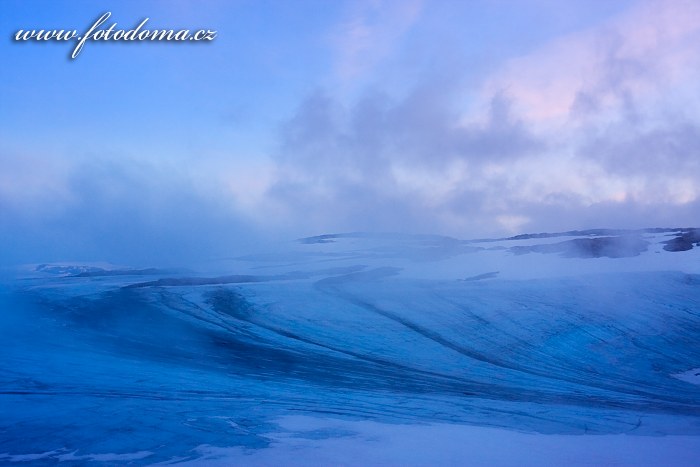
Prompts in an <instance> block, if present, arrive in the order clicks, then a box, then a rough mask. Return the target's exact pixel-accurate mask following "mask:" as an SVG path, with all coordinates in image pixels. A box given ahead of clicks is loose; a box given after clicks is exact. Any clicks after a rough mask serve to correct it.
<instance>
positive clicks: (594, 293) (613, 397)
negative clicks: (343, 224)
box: [0, 229, 700, 465]
mask: <svg viewBox="0 0 700 467" xmlns="http://www.w3.org/2000/svg"><path fill="white" fill-rule="evenodd" d="M698 242H700V238H698V236H697V231H695V230H693V229H649V230H645V231H600V230H596V231H584V232H567V233H564V234H537V235H524V236H518V237H513V238H508V239H496V240H472V241H463V240H457V239H453V238H448V237H440V236H408V235H369V234H340V235H323V236H319V237H312V238H306V239H302V240H300V241H297V242H295V243H294V244H292V245H288V246H285V247H277V248H276V249H274V250H272V249H270V250H268V251H263V252H258V253H256V254H251V255H249V256H246V257H241V258H236V259H232V260H226V261H219V262H216V263H208V264H206V265H204V266H202V265H200V266H199V267H198V268H196V270H199V271H201V272H199V273H195V272H192V271H183V270H180V271H177V270H159V269H151V268H147V269H125V268H115V267H98V266H94V265H92V266H90V267H89V268H87V269H85V265H82V266H81V267H79V268H77V269H76V268H73V267H72V266H71V265H70V264H61V265H40V266H35V267H33V268H32V270H31V271H29V272H27V270H26V269H25V270H24V271H23V272H21V273H20V274H19V276H18V279H17V280H13V281H10V282H7V283H6V284H4V285H3V286H2V288H0V306H1V307H2V317H0V337H1V338H2V339H3V342H4V345H3V347H4V349H3V351H2V353H0V406H2V407H3V416H2V417H1V418H0V433H2V436H0V462H14V461H17V462H19V461H32V462H33V463H46V464H52V463H55V462H56V461H66V462H81V463H89V462H116V463H129V462H133V463H137V464H147V463H155V462H164V461H170V462H176V461H178V462H179V461H194V462H205V461H206V462H207V463H210V462H213V461H214V460H215V458H217V457H220V456H224V458H223V459H220V461H221V462H222V463H224V464H225V463H230V462H236V463H239V462H243V463H263V464H269V463H277V462H284V463H289V462H291V461H290V460H289V455H290V452H295V453H296V455H297V457H296V458H295V459H296V460H295V462H297V463H302V464H304V463H308V462H314V460H315V461H316V462H319V463H322V464H325V463H328V462H336V463H348V464H365V463H367V462H372V461H373V460H374V461H376V462H378V463H381V462H388V463H401V464H404V463H423V464H425V463H427V464H432V463H436V462H437V463H450V462H453V463H454V462H457V463H468V462H469V461H470V459H471V460H472V461H473V462H488V461H489V459H490V460H492V461H493V462H494V463H499V462H500V463H501V464H509V463H511V462H514V461H515V460H517V459H520V461H522V462H521V463H523V464H527V463H530V464H535V465H536V464H538V463H541V462H544V461H545V460H547V452H549V453H551V454H552V456H554V457H552V459H560V460H561V459H568V460H567V462H568V463H572V464H576V463H577V462H576V461H577V460H578V461H580V463H586V462H588V463H600V462H603V463H606V462H608V463H609V462H621V463H623V464H624V463H629V464H631V465H632V464H637V465H639V464H646V465H654V464H653V463H650V462H651V461H653V460H654V459H656V458H655V457H654V456H653V455H650V454H649V451H650V450H651V451H652V452H654V446H656V448H657V452H662V451H663V456H665V457H663V458H664V459H671V460H672V461H674V462H675V463H677V464H687V465H692V464H693V462H694V461H695V459H696V458H695V457H694V456H695V455H696V454H697V453H698V452H700V385H698V384H697V381H696V378H695V376H696V375H695V373H697V370H696V369H697V368H698V367H700V344H699V342H700V247H698V246H697V245H698ZM308 417H314V418H312V419H311V418H308ZM319 417H321V418H322V420H321V421H318V420H319ZM310 420H317V421H310ZM398 424H401V425H398ZM416 424H418V425H416ZM426 424H428V425H426ZM407 425H410V427H408V426H407ZM392 427H394V428H392ZM446 427H447V428H446ZM478 427H482V428H480V430H481V431H478V430H479V429H478ZM483 427H490V429H493V428H499V429H506V430H511V431H512V430H515V431H517V432H519V433H512V432H507V431H499V430H494V431H489V430H487V429H486V428H483ZM474 430H477V431H474ZM484 430H485V431H484ZM399 433H401V434H400V435H399ZM499 433H500V435H499ZM535 434H546V435H549V436H550V437H545V438H541V437H539V438H537V440H536V441H535V438H528V437H532V436H535ZM580 434H590V435H593V434H595V435H600V436H604V437H603V438H599V437H585V436H584V437H567V436H563V435H580ZM621 434H626V435H627V436H628V437H625V438H620V435H621ZM630 435H633V436H634V437H629V436H630ZM658 435H666V436H667V437H666V438H659V437H658ZM435 436H440V437H441V438H442V439H443V442H442V443H441V442H438V441H430V440H431V439H433V438H434V437H435ZM479 436H481V437H482V438H481V439H483V440H490V441H488V442H487V443H486V444H482V447H483V446H488V445H489V444H488V443H491V444H494V443H498V440H499V436H500V437H501V438H500V439H502V440H503V442H504V443H506V442H507V443H511V448H510V449H512V450H513V452H515V453H518V454H517V455H515V456H514V457H513V456H507V455H506V456H503V455H500V454H498V455H497V454H496V453H493V457H491V458H489V457H488V449H487V450H486V451H483V452H482V451H478V450H475V449H476V448H475V447H474V446H476V445H477V444H479V443H475V442H474V440H475V439H479ZM397 437H398V438H400V439H403V438H405V439H406V440H411V441H406V442H401V441H400V439H399V440H397ZM475 437H476V438H475ZM377 439H379V440H380V441H377ZM444 439H451V440H454V441H453V442H452V443H459V441H458V440H460V439H461V440H463V441H464V442H465V446H472V448H469V449H466V448H465V449H460V448H459V447H456V446H454V445H452V444H451V445H449V446H446V445H445V441H444ZM621 439H624V442H620V440H621ZM304 440H306V441H304ZM381 440H384V441H381ZM467 441H469V442H467ZM431 442H432V443H433V444H435V445H436V446H441V448H440V449H442V451H440V452H442V453H443V454H440V455H437V451H435V455H434V456H433V457H431V455H430V444H429V443H431ZM421 443H423V445H421ZM425 443H428V444H425ZM469 443H472V444H469ZM538 443H539V444H538ZM654 443H656V444H654ZM533 445H537V446H541V452H540V453H539V454H538V453H537V452H533V451H531V450H529V449H528V448H527V446H533ZM338 446H340V448H339V447H338ZM388 446H394V447H388ZM567 446H568V447H567ZM587 446H588V447H587ZM616 446H617V448H616ZM557 447H559V448H560V451H558V454H556V453H554V451H552V450H556V449H557ZM367 449H369V450H370V452H372V450H374V451H376V452H377V456H378V457H376V458H373V457H371V454H370V455H368V456H365V457H352V455H351V453H352V452H353V450H367ZM387 449H388V451H387ZM561 449H564V451H561ZM567 449H568V451H566V450H567ZM591 449H603V450H604V451H605V452H606V453H608V454H607V455H608V457H605V454H601V455H603V457H595V456H593V457H585V456H586V453H587V452H589V453H590V451H591ZM518 450H520V451H518ZM445 452H449V453H450V455H449V456H451V457H449V456H448V457H444V453H445ZM567 452H568V454H567ZM635 452H639V453H640V455H639V456H638V457H634V453H635ZM392 453H393V454H392ZM407 453H408V454H407ZM411 453H412V454H411ZM575 453H578V454H576V455H577V456H578V455H580V456H583V457H578V458H571V456H574V454H575ZM555 454H556V455H555ZM557 455H558V456H559V457H556V456H557ZM32 456H33V457H32ZM275 456H281V457H275ZM470 456H471V457H470ZM480 456H481V457H480ZM484 456H485V457H484ZM523 456H525V457H523ZM528 456H529V457H528ZM538 456H539V457H538ZM561 456H564V457H561ZM567 456H569V457H567ZM668 456H671V457H668ZM674 456H675V457H674Z"/></svg>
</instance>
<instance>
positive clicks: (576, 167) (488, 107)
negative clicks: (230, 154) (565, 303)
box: [268, 1, 700, 236]
mask: <svg viewBox="0 0 700 467" xmlns="http://www.w3.org/2000/svg"><path fill="white" fill-rule="evenodd" d="M419 20H420V19H419V18H418V19H416V20H415V21H419ZM698 39H700V6H698V4H697V3H696V2H683V1H680V2H666V1H655V2H644V3H640V4H637V5H634V6H633V7H631V8H630V9H628V10H627V11H624V12H623V13H622V14H621V15H619V16H618V17H616V18H612V19H610V20H607V21H606V22H605V23H602V24H598V25H595V26H593V27H590V28H589V29H586V30H582V31H578V32H575V33H572V34H569V35H567V36H561V37H556V38H554V39H553V40H551V41H550V42H549V43H546V44H544V45H541V46H539V47H538V48H536V49H534V50H531V51H530V52H528V53H527V54H525V55H521V56H519V57H516V58H512V59H509V60H508V61H506V62H505V63H504V64H503V65H502V66H500V67H496V69H495V70H494V71H491V72H488V73H487V74H483V75H482V76H481V77H480V79H475V77H474V76H468V77H465V76H466V75H468V70H460V69H459V68H458V67H456V66H455V63H450V62H449V61H447V62H435V63H438V64H439V67H438V68H435V69H432V70H430V71H429V72H424V73H421V74H420V75H419V76H420V77H421V79H420V80H419V81H417V82H415V83H414V84H412V85H411V87H409V88H408V89H407V90H403V89H402V90H401V92H398V93H397V92H394V91H393V90H392V89H391V88H389V87H388V86H389V84H386V86H387V87H383V83H382V82H381V81H377V82H375V83H374V84H373V85H372V86H371V87H365V91H364V93H363V94H361V95H360V96H359V97H358V98H356V99H350V100H349V101H348V99H347V98H345V99H344V98H343V97H342V96H344V93H343V92H341V91H339V90H337V89H331V90H330V91H328V90H327V91H315V92H314V93H312V94H311V95H310V96H308V97H307V98H306V99H305V100H304V101H303V102H301V104H300V105H299V107H298V110H297V112H296V114H295V115H293V116H292V117H291V118H290V119H289V120H288V121H287V122H286V124H285V125H284V126H283V129H282V131H281V134H280V144H279V148H278V150H277V152H276V154H275V159H274V161H275V163H276V170H275V176H274V179H273V180H274V181H273V183H272V185H271V187H270V190H269V192H268V199H269V200H273V201H274V202H275V203H277V206H278V208H279V211H278V212H283V213H286V216H287V219H289V222H293V219H294V218H296V217H303V218H304V222H305V225H306V226H307V227H308V228H309V229H310V230H315V231H318V230H343V229H355V230H356V229H374V230H382V229H383V230H413V231H439V232H446V233H451V234H456V235H467V236H469V235H481V234H499V233H511V232H514V231H515V232H517V231H522V230H523V229H530V230H532V229H535V230H541V229H543V228H545V227H546V228H547V229H554V230H567V229H569V228H584V227H595V226H602V227H605V226H614V227H625V225H622V224H625V223H626V222H627V223H629V224H630V225H632V224H634V225H635V226H639V227H644V226H648V225H639V222H641V221H644V223H645V224H651V225H654V224H661V223H667V224H668V225H684V224H690V223H692V219H695V218H694V217H692V216H693V215H695V214H697V206H698V200H699V199H700V188H697V187H700V170H699V164H700V163H698V162H697V161H698V160H700V159H699V158H698V153H697V152H698V149H697V148H698V147H700V145H699V144H698V143H700V131H699V128H700V127H699V125H700V114H699V113H698V111H697V106H693V105H692V104H689V103H691V102H697V100H698V99H700V92H699V91H698V88H697V85H696V83H697V82H698V80H699V79H700V76H699V73H698V70H700V66H698V65H700V49H698V48H697V46H696V45H697V43H698ZM394 46H395V47H398V45H396V44H394ZM426 50H431V48H430V47H428V48H426ZM397 53H398V52H397ZM453 55H455V56H456V55H457V53H456V52H453ZM387 60H388V59H387ZM456 61H457V62H459V60H456ZM370 63H373V62H372V60H370ZM435 63H433V65H435ZM372 66H373V65H372ZM396 74H398V72H397V73H394V75H396ZM416 76H417V75H416V74H412V75H411V77H413V78H415V77H416ZM479 81H480V82H481V85H479V86H476V87H474V86H473V83H474V82H479ZM407 82H412V80H411V78H410V77H408V76H407ZM466 83H469V84H466ZM343 99H344V100H343ZM283 215H284V214H283ZM581 219H585V220H586V221H587V222H588V224H587V225H581Z"/></svg>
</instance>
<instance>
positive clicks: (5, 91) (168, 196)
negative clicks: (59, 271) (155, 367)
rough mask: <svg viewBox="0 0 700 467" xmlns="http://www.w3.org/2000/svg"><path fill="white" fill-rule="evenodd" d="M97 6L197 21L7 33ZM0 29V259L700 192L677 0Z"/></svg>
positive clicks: (660, 209) (694, 63)
mask: <svg viewBox="0 0 700 467" xmlns="http://www.w3.org/2000/svg"><path fill="white" fill-rule="evenodd" d="M105 11H111V12H112V17H111V18H110V19H109V20H108V22H107V23H106V24H111V23H112V22H116V23H117V28H123V29H130V28H132V27H133V26H135V25H136V24H137V23H138V22H140V21H141V20H142V19H143V18H145V17H149V18H150V21H149V23H148V26H147V28H176V29H179V28H188V29H198V28H204V29H215V30H217V31H218V37H217V38H216V40H214V41H213V42H211V43H201V44H177V43H167V44H152V43H130V44H124V43H96V42H90V43H87V44H86V45H85V47H84V49H83V51H82V52H81V54H80V55H79V56H78V58H77V59H75V60H70V59H69V55H70V53H71V51H72V48H73V46H72V45H71V44H55V43H34V42H32V43H17V42H14V41H13V40H11V38H12V36H13V35H14V33H15V32H16V31H17V30H18V29H42V28H45V29H53V28H58V29H64V28H65V29H78V30H79V31H81V32H82V31H84V30H85V29H87V28H88V27H89V26H90V25H91V24H92V22H94V20H95V19H96V18H97V17H99V16H100V15H101V14H102V13H104V12H105ZM0 28H1V29H2V31H3V34H4V36H5V38H6V39H5V40H4V41H2V42H1V43H0V55H1V56H2V60H3V65H4V66H3V70H2V73H1V74H0V101H1V102H2V106H1V107H0V216H1V221H0V222H1V224H0V240H2V241H3V243H4V244H5V245H7V247H8V248H7V249H6V252H5V253H4V254H3V257H4V259H5V260H7V261H15V262H17V261H42V260H64V259H66V260H67V259H81V260H88V259H90V260H97V259H107V260H112V261H117V260H123V261H132V262H143V263H147V262H158V261H160V262H173V263H176V262H178V261H180V260H182V261H185V260H188V259H192V258H196V257H206V256H217V255H226V254H235V253H237V252H239V251H241V250H245V249H246V248H250V247H252V246H254V245H256V243H257V242H258V241H259V239H260V238H268V239H282V238H293V237H296V236H301V235H313V234H320V233H326V232H333V231H347V230H352V231H355V230H375V231H403V232H429V233H442V234H449V235H454V236H458V237H462V238H470V237H477V236H484V235H510V234H514V233H520V232H530V231H542V230H568V229H575V228H586V227H588V228H594V227H630V228H635V227H650V226H687V225H692V224H694V223H697V222H696V221H695V220H696V219H697V218H698V214H700V201H699V197H700V183H698V182H699V181H700V180H699V178H700V154H699V152H700V149H699V148H700V127H699V126H698V125H699V124H700V115H699V114H698V109H700V106H699V105H698V103H699V102H700V88H698V87H697V84H696V83H697V82H699V80H698V78H700V77H699V76H698V74H700V49H698V47H697V44H698V43H700V41H699V39H700V5H698V4H697V2H693V1H687V2H686V1H683V0H678V1H670V0H669V1H616V2H608V1H591V0H586V1H573V0H572V1H567V2H560V1H545V0H521V1H514V0H512V1H506V0H490V1H486V0H484V1H466V0H465V1H438V0H424V1H419V0H415V1H413V0H403V1H381V0H367V1H361V0H355V1H345V2H344V1H320V0H319V1H301V0H299V1H282V0H277V1H209V2H196V1H150V2H149V1H138V2H137V1H123V2H101V1H70V2H68V1H65V2H64V1H32V0H26V1H14V0H5V1H3V2H0ZM173 252H177V254H173Z"/></svg>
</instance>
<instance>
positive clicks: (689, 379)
mask: <svg viewBox="0 0 700 467" xmlns="http://www.w3.org/2000/svg"><path fill="white" fill-rule="evenodd" d="M671 376H673V377H674V378H678V379H680V380H681V381H685V382H686V383H690V384H700V368H693V369H691V370H688V371H684V372H683V373H677V374H675V375H671Z"/></svg>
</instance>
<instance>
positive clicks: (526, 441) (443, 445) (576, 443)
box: [177, 416, 700, 466]
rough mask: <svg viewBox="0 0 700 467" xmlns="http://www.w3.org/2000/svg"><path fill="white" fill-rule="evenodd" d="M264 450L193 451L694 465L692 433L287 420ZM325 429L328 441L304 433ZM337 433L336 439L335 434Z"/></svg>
mask: <svg viewBox="0 0 700 467" xmlns="http://www.w3.org/2000/svg"><path fill="white" fill-rule="evenodd" d="M277 423H278V424H279V426H280V428H281V430H282V431H281V432H278V433H269V434H267V435H266V436H267V437H269V438H270V439H271V440H272V441H273V444H272V446H271V447H270V448H267V449H259V450H250V449H244V448H241V447H231V448H227V447H215V446H210V445H202V446H199V447H198V448H197V449H196V450H195V451H196V452H197V454H198V455H199V456H200V457H199V458H197V459H194V460H190V461H185V462H180V463H177V465H178V466H188V465H192V466H194V465H207V466H226V465H240V464H245V465H334V466H339V465H347V466H354V465H363V466H372V465H403V466H415V465H488V466H516V465H517V466H541V465H569V466H576V465H591V466H593V465H609V466H610V465H617V466H626V465H630V466H631V465H634V466H658V465H674V466H691V465H692V466H696V465H697V461H698V452H700V437H697V436H659V437H649V436H632V435H541V434H530V433H520V432H514V431H508V430H503V429H497V428H484V427H474V426H464V425H451V424H430V425H394V424H386V423H378V422H372V421H347V420H335V419H321V418H314V417H308V416H289V417H283V418H281V419H278V420H277ZM323 431H326V432H328V434H329V436H328V437H327V438H324V439H319V437H318V436H314V437H310V436H304V433H309V432H313V433H318V432H323ZM334 434H335V435H334Z"/></svg>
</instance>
